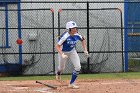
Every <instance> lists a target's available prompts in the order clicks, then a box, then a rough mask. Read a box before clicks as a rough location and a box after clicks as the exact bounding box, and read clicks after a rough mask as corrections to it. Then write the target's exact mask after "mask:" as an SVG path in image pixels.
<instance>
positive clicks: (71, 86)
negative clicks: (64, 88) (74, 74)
mask: <svg viewBox="0 0 140 93" xmlns="http://www.w3.org/2000/svg"><path fill="white" fill-rule="evenodd" d="M68 88H73V89H78V88H79V86H76V85H75V84H69V85H68Z"/></svg>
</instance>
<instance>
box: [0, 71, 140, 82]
mask: <svg viewBox="0 0 140 93" xmlns="http://www.w3.org/2000/svg"><path fill="white" fill-rule="evenodd" d="M70 78H71V75H62V79H64V80H69V79H70ZM54 79H55V76H15V77H0V81H6V80H54ZM78 79H140V72H127V73H100V74H80V75H79V77H78Z"/></svg>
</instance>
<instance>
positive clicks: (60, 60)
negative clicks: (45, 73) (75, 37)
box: [58, 49, 81, 73]
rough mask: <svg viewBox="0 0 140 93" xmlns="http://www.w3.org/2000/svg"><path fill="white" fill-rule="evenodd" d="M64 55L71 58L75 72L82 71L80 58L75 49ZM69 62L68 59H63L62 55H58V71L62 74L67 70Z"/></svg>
mask: <svg viewBox="0 0 140 93" xmlns="http://www.w3.org/2000/svg"><path fill="white" fill-rule="evenodd" d="M64 54H65V55H67V56H68V58H70V60H71V62H72V64H73V65H74V70H76V71H80V69H81V64H80V58H79V56H78V54H77V52H76V50H75V49H73V50H72V51H70V52H64ZM67 60H68V59H67V58H62V57H61V55H60V54H58V71H60V72H61V73H62V72H63V71H64V69H65V64H66V62H67Z"/></svg>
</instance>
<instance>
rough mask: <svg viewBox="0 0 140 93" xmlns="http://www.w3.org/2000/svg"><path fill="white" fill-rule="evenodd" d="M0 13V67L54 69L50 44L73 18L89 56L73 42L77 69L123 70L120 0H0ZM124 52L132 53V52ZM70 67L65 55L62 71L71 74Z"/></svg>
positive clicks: (27, 71) (28, 70)
mask: <svg viewBox="0 0 140 93" xmlns="http://www.w3.org/2000/svg"><path fill="white" fill-rule="evenodd" d="M129 4H130V3H129ZM0 14H1V16H2V17H1V18H0V19H1V20H0V23H1V25H0V33H1V36H0V46H1V48H0V60H1V61H0V71H1V72H8V73H12V74H13V73H17V72H18V74H19V73H20V74H23V75H46V74H54V73H55V70H56V68H57V51H56V50H55V48H54V46H55V44H56V43H57V39H58V37H59V36H60V35H61V34H62V33H63V32H64V31H65V25H66V22H68V21H70V20H73V21H75V22H76V23H77V25H78V32H79V33H80V34H82V35H84V36H85V38H86V41H87V48H88V51H89V55H90V57H89V58H87V57H86V56H85V55H84V53H83V50H82V46H81V43H80V42H78V44H77V46H76V49H77V52H78V54H79V57H80V60H81V65H82V69H81V73H99V72H123V71H124V70H125V66H126V63H125V61H126V59H125V58H126V56H125V55H124V54H125V53H126V52H129V50H126V47H125V46H124V45H125V43H126V41H125V39H126V37H125V32H124V31H125V30H126V28H124V24H125V23H124V22H123V20H124V17H123V16H124V2H45V1H40V2H39V1H34V2H33V1H32V2H30V1H26V2H13V3H12V4H9V3H3V4H2V5H1V6H0ZM128 29H130V30H131V28H128ZM18 38H21V39H22V40H23V44H22V45H18V44H16V40H17V39H18ZM130 38H132V35H129V37H128V39H130ZM133 38H134V37H133ZM136 38H139V37H136ZM131 40H132V39H131ZM133 40H136V39H133ZM134 47H135V46H134ZM131 48H133V47H131ZM132 51H133V50H132ZM137 51H138V50H137ZM129 55H132V56H134V57H138V55H137V53H131V52H129ZM132 56H131V57H132ZM134 57H132V58H134ZM129 61H130V60H129ZM130 63H131V64H132V65H133V67H134V63H133V62H130ZM132 65H131V66H132ZM13 68H14V69H13ZM73 68H74V67H73V65H72V63H71V62H70V60H68V62H67V64H66V68H65V71H64V73H65V74H68V73H71V72H72V70H73Z"/></svg>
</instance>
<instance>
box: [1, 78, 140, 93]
mask: <svg viewBox="0 0 140 93" xmlns="http://www.w3.org/2000/svg"><path fill="white" fill-rule="evenodd" d="M41 82H44V83H47V84H51V85H55V86H57V87H58V88H57V89H52V88H49V87H47V86H44V85H41V84H37V83H36V81H29V80H27V81H0V93H140V79H127V80H124V79H116V80H95V79H94V80H91V79H89V80H78V81H76V84H77V85H78V86H80V88H79V89H70V88H68V87H67V84H68V81H65V82H63V83H62V82H61V83H60V82H58V81H56V80H41Z"/></svg>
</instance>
